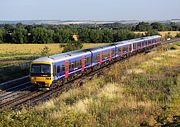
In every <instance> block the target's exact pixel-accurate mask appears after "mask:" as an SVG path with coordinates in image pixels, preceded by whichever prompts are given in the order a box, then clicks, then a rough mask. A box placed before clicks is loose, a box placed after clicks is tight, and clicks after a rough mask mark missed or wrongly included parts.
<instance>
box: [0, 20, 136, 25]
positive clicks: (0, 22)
mask: <svg viewBox="0 0 180 127" xmlns="http://www.w3.org/2000/svg"><path fill="white" fill-rule="evenodd" d="M115 22H119V23H137V22H139V21H137V20H119V21H118V20H117V21H116V20H115V21H93V20H65V21H61V20H17V21H0V24H17V23H22V24H26V25H32V24H49V25H61V24H62V25H69V24H107V23H115Z"/></svg>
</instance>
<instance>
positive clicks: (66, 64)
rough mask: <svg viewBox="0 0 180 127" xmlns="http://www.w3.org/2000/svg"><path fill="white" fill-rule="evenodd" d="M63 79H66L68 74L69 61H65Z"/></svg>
mask: <svg viewBox="0 0 180 127" xmlns="http://www.w3.org/2000/svg"><path fill="white" fill-rule="evenodd" d="M64 63H65V78H68V74H69V61H68V60H65V62H64Z"/></svg>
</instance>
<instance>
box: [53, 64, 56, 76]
mask: <svg viewBox="0 0 180 127" xmlns="http://www.w3.org/2000/svg"><path fill="white" fill-rule="evenodd" d="M53 75H54V76H55V75H56V65H54V66H53Z"/></svg>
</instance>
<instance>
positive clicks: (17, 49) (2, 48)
mask: <svg viewBox="0 0 180 127" xmlns="http://www.w3.org/2000/svg"><path fill="white" fill-rule="evenodd" d="M103 44H104V43H97V44H92V43H86V44H84V46H83V48H89V47H95V46H99V45H103ZM45 46H47V47H48V48H49V50H50V51H49V55H52V54H58V53H61V52H62V50H63V49H62V48H60V46H59V44H0V77H1V78H0V82H3V81H6V80H10V79H14V78H16V77H21V76H24V75H27V74H28V72H29V71H28V69H29V67H28V65H29V64H27V65H26V64H24V63H29V62H31V61H32V60H34V59H35V58H37V57H40V56H41V51H42V49H43V48H44V47H45Z"/></svg>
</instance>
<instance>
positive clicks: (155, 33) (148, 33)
mask: <svg viewBox="0 0 180 127" xmlns="http://www.w3.org/2000/svg"><path fill="white" fill-rule="evenodd" d="M145 35H146V36H153V35H160V34H159V33H158V31H157V30H149V31H147V32H146V33H145Z"/></svg>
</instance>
